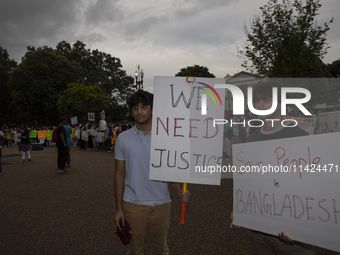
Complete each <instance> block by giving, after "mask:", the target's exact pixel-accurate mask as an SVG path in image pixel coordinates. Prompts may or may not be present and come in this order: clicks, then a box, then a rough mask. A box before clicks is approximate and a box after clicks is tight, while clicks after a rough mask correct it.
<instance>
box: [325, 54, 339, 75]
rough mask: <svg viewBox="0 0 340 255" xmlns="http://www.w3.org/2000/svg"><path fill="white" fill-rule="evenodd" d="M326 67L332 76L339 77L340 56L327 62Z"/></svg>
mask: <svg viewBox="0 0 340 255" xmlns="http://www.w3.org/2000/svg"><path fill="white" fill-rule="evenodd" d="M328 69H329V72H330V73H331V75H332V76H333V77H335V78H340V58H339V59H337V60H335V61H333V62H332V64H328Z"/></svg>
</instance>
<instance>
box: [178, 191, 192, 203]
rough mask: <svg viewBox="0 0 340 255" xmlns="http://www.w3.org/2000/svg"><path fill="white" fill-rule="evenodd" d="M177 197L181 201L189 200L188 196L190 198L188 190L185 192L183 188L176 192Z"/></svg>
mask: <svg viewBox="0 0 340 255" xmlns="http://www.w3.org/2000/svg"><path fill="white" fill-rule="evenodd" d="M177 195H178V198H179V200H181V201H183V202H186V203H187V202H189V198H190V191H189V190H187V191H186V192H184V191H183V190H180V191H179V192H178V193H177Z"/></svg>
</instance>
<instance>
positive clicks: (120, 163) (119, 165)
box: [114, 159, 125, 229]
mask: <svg viewBox="0 0 340 255" xmlns="http://www.w3.org/2000/svg"><path fill="white" fill-rule="evenodd" d="M115 169H116V170H115V194H116V214H115V218H114V219H115V221H116V223H117V226H118V228H119V229H121V227H120V225H119V220H122V222H123V226H124V213H123V207H122V204H123V192H124V185H125V160H118V159H116V160H115Z"/></svg>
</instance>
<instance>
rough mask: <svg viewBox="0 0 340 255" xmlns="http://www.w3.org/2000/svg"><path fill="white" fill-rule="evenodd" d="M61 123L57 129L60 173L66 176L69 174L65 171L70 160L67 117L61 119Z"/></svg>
mask: <svg viewBox="0 0 340 255" xmlns="http://www.w3.org/2000/svg"><path fill="white" fill-rule="evenodd" d="M59 122H60V123H59V125H58V127H57V137H58V141H57V148H58V172H59V173H62V174H65V173H67V171H66V170H65V165H66V161H67V158H68V149H67V138H66V130H65V128H64V125H65V123H66V117H60V121H59Z"/></svg>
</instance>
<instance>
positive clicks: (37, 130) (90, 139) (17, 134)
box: [1, 121, 133, 152]
mask: <svg viewBox="0 0 340 255" xmlns="http://www.w3.org/2000/svg"><path fill="white" fill-rule="evenodd" d="M132 125H133V123H132V122H127V121H120V122H114V123H113V122H109V123H107V124H106V127H105V128H104V130H100V128H99V124H98V123H96V122H88V123H81V124H76V125H69V123H67V124H66V125H65V126H67V127H70V128H71V129H70V130H71V134H70V137H71V145H72V146H79V147H80V148H81V149H84V150H106V151H108V152H111V151H112V150H113V148H114V143H115V140H116V139H117V136H118V135H119V134H120V133H121V132H124V131H126V130H128V129H130V128H132ZM54 129H55V126H49V127H47V126H42V127H34V126H32V127H29V126H26V125H25V124H23V125H22V126H20V127H14V128H2V129H1V132H2V133H3V135H4V138H3V139H2V144H3V147H12V146H13V145H15V146H18V148H19V150H20V151H22V147H25V146H23V144H32V143H39V142H42V143H43V146H44V147H47V146H50V147H51V146H56V143H54V142H53V141H52V134H53V130H54ZM25 131H26V132H25ZM84 132H86V133H87V134H88V135H87V136H86V135H85V133H84ZM100 134H104V141H98V139H99V138H98V136H99V135H100ZM85 136H86V137H85ZM41 138H44V139H41Z"/></svg>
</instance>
